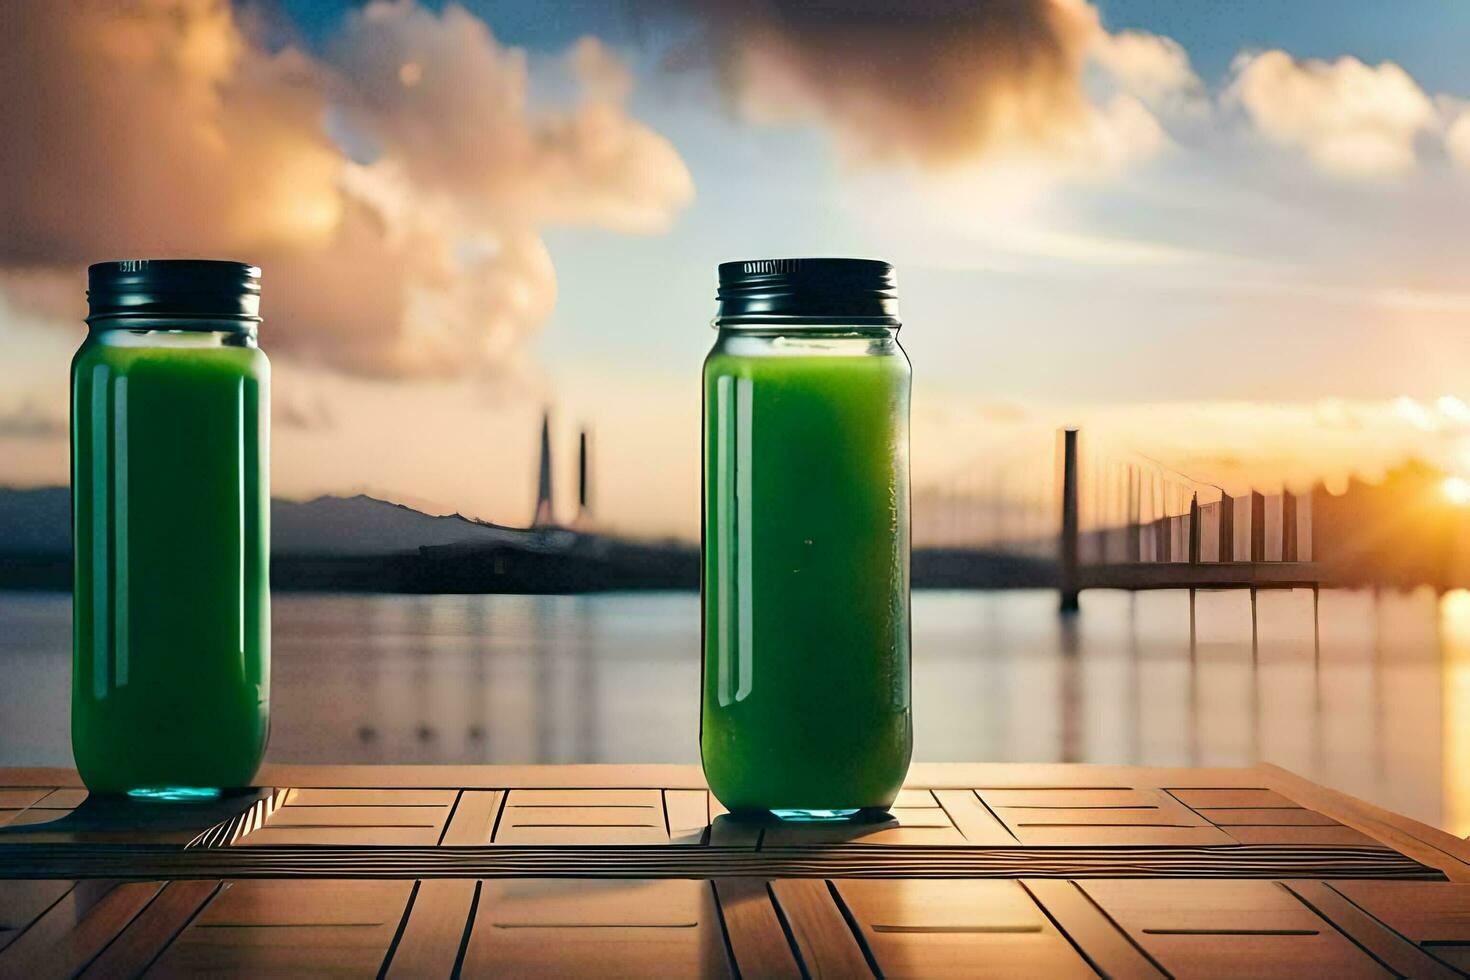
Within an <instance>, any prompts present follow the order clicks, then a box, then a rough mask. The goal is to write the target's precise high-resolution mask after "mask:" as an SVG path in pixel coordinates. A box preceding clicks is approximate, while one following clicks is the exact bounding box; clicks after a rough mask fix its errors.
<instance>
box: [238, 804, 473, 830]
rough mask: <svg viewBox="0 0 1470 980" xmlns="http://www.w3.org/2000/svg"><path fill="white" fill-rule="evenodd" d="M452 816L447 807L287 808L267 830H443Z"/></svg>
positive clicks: (285, 807) (278, 812) (276, 814)
mask: <svg viewBox="0 0 1470 980" xmlns="http://www.w3.org/2000/svg"><path fill="white" fill-rule="evenodd" d="M448 816H449V811H448V808H447V807H444V806H284V807H282V808H281V809H279V810H277V811H276V812H275V813H274V814H272V815H271V817H270V819H269V820H267V821H266V826H267V827H273V828H275V829H277V830H279V829H281V828H283V827H314V828H317V829H333V828H337V827H393V828H414V829H419V830H442V829H443V826H444V821H445V819H446V818H447V817H448Z"/></svg>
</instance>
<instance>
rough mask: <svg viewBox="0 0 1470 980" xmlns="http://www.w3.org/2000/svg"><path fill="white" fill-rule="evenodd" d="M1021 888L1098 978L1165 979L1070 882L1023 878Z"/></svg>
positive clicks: (1055, 879) (1128, 979)
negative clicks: (1069, 942)
mask: <svg viewBox="0 0 1470 980" xmlns="http://www.w3.org/2000/svg"><path fill="white" fill-rule="evenodd" d="M1021 884H1022V886H1023V887H1024V888H1025V889H1026V890H1027V891H1028V892H1030V893H1031V897H1032V898H1033V899H1035V900H1036V902H1037V904H1038V905H1040V906H1041V907H1042V908H1043V909H1044V910H1045V911H1046V914H1047V915H1049V916H1050V917H1051V920H1052V921H1053V922H1055V923H1056V924H1057V927H1058V928H1060V929H1061V930H1062V932H1063V933H1065V934H1066V936H1067V938H1068V939H1070V940H1072V943H1073V945H1075V946H1076V947H1077V949H1078V950H1079V951H1080V952H1081V953H1082V955H1083V956H1084V957H1085V958H1086V959H1087V962H1088V963H1090V964H1091V965H1092V968H1093V969H1095V970H1096V971H1097V972H1098V973H1099V974H1101V975H1102V976H1105V977H1112V978H1116V980H1151V978H1157V977H1163V976H1166V974H1165V973H1164V972H1163V971H1162V970H1160V969H1159V967H1158V965H1157V964H1156V963H1154V962H1153V961H1152V960H1150V959H1149V958H1148V956H1147V955H1146V954H1145V953H1144V952H1143V951H1142V950H1141V949H1139V948H1138V947H1137V946H1136V945H1134V943H1133V941H1132V940H1130V939H1129V938H1128V937H1127V936H1126V935H1124V934H1123V932H1122V931H1121V930H1120V929H1119V928H1118V927H1117V926H1115V925H1114V924H1113V923H1112V922H1111V921H1110V920H1109V919H1108V917H1107V916H1106V915H1104V914H1103V912H1102V910H1101V909H1099V908H1098V907H1097V905H1096V904H1094V903H1093V901H1092V899H1090V898H1088V897H1087V895H1086V894H1085V893H1084V892H1083V891H1082V889H1080V888H1078V887H1077V885H1076V884H1075V883H1074V882H1071V881H1064V880H1060V879H1057V878H1023V879H1022V880H1021Z"/></svg>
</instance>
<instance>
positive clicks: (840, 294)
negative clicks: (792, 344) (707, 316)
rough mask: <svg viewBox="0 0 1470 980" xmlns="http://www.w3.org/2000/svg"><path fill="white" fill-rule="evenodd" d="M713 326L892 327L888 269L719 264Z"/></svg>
mask: <svg viewBox="0 0 1470 980" xmlns="http://www.w3.org/2000/svg"><path fill="white" fill-rule="evenodd" d="M716 298H717V299H718V300H719V313H718V315H716V317H715V326H719V327H724V326H741V325H759V324H792V323H811V324H831V325H842V324H851V325H854V326H886V327H896V326H898V325H899V321H898V284H897V282H896V280H895V277H894V274H893V266H891V265H889V264H888V263H887V262H881V261H878V260H877V259H826V258H822V259H756V260H752V261H746V262H722V263H720V288H719V292H718V293H716Z"/></svg>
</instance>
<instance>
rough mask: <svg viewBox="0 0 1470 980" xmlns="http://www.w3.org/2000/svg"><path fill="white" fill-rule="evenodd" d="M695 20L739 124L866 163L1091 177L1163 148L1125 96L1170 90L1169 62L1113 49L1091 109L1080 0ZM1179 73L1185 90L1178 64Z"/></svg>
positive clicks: (714, 0)
mask: <svg viewBox="0 0 1470 980" xmlns="http://www.w3.org/2000/svg"><path fill="white" fill-rule="evenodd" d="M697 6H698V7H699V8H700V10H701V12H702V13H703V14H704V15H705V16H706V18H707V20H708V24H709V39H710V43H711V46H712V50H713V51H714V53H715V57H716V58H717V61H718V65H719V68H720V70H721V73H722V76H723V78H724V81H725V84H726V87H727V89H728V91H729V92H730V93H731V96H732V98H733V99H734V101H735V104H736V105H737V106H738V108H739V109H740V110H741V111H742V112H743V113H744V114H745V115H746V116H748V117H749V118H752V119H755V120H758V121H763V122H771V123H782V122H803V123H806V122H815V123H819V124H822V125H824V126H827V127H829V128H830V129H832V130H833V131H834V132H835V133H836V135H837V136H838V139H839V142H840V144H841V145H842V147H843V148H844V150H845V151H846V152H847V153H848V154H849V156H851V157H852V158H853V159H856V160H858V161H861V162H864V163H868V164H876V165H892V164H916V165H919V166H925V167H946V166H954V165H960V164H965V163H969V162H972V161H974V160H976V159H979V158H982V157H987V156H992V155H1007V154H1015V155H1026V156H1035V157H1048V158H1056V159H1061V160H1063V161H1066V162H1068V163H1071V164H1078V165H1081V166H1089V165H1096V164H1109V163H1113V162H1116V161H1118V160H1124V159H1133V158H1138V157H1143V156H1148V155H1151V154H1153V153H1155V152H1157V151H1158V149H1159V148H1160V147H1161V146H1162V145H1163V144H1164V143H1165V142H1167V141H1166V140H1163V139H1161V132H1162V131H1161V130H1160V128H1159V126H1158V125H1157V122H1156V121H1155V120H1153V118H1152V116H1151V114H1150V113H1149V111H1148V109H1147V108H1145V105H1144V102H1143V101H1141V100H1140V98H1139V97H1138V93H1137V91H1135V90H1138V89H1149V90H1150V95H1152V94H1155V93H1156V92H1157V93H1159V94H1161V93H1162V92H1163V91H1164V90H1165V89H1167V88H1169V87H1171V86H1172V85H1175V84H1177V83H1178V80H1177V79H1176V78H1174V77H1171V76H1170V74H1169V73H1170V72H1171V71H1173V72H1177V70H1178V68H1179V65H1178V63H1177V60H1176V61H1174V62H1168V57H1166V58H1163V59H1161V58H1159V57H1157V55H1156V53H1155V51H1154V50H1153V48H1152V47H1150V42H1149V41H1147V40H1146V39H1147V38H1149V37H1151V36H1150V35H1138V36H1137V37H1136V38H1130V39H1129V40H1127V41H1123V42H1120V43H1119V44H1118V45H1117V46H1115V47H1112V48H1108V49H1107V51H1106V53H1105V58H1106V63H1105V64H1103V69H1104V71H1105V72H1106V73H1109V74H1112V73H1114V72H1115V71H1116V72H1117V73H1119V77H1118V78H1116V79H1114V81H1115V82H1119V81H1121V82H1123V83H1125V85H1124V86H1122V87H1123V91H1122V92H1120V93H1119V94H1118V95H1117V96H1116V97H1115V98H1111V99H1105V100H1103V101H1101V102H1098V101H1095V100H1094V98H1093V97H1092V95H1091V94H1090V93H1089V91H1088V90H1087V87H1086V85H1085V84H1084V81H1085V79H1084V75H1085V72H1086V69H1087V67H1088V65H1089V64H1090V61H1089V59H1090V58H1091V57H1092V56H1093V54H1094V51H1095V45H1096V44H1097V43H1098V41H1099V40H1100V39H1103V38H1106V34H1105V32H1103V31H1102V28H1101V27H1100V26H1099V23H1098V17H1097V12H1096V10H1094V9H1093V8H1092V7H1091V6H1090V5H1088V4H1087V3H1084V2H1082V0H993V2H988V3H968V4H965V3H957V2H953V0H916V2H913V3H907V4H884V3H878V2H876V0H837V2H826V3H822V4H816V5H814V4H807V3H799V2H794V0H792V2H779V0H778V2H763V3H748V2H741V0H707V2H705V3H702V4H698V5H697ZM1176 47H1177V46H1176ZM1145 49H1147V50H1146V51H1145ZM1145 53H1146V54H1148V55H1153V56H1154V57H1153V64H1151V65H1150V64H1145V63H1144V57H1143V55H1144V54H1145ZM1174 54H1175V52H1174V51H1173V50H1169V51H1168V52H1167V55H1168V56H1169V57H1172V56H1173V55H1174ZM1166 62H1168V63H1166ZM1183 69H1184V71H1185V72H1186V73H1188V74H1189V77H1190V78H1192V77H1193V74H1192V73H1191V72H1188V64H1187V59H1185V60H1184V64H1183ZM1145 117H1147V119H1145Z"/></svg>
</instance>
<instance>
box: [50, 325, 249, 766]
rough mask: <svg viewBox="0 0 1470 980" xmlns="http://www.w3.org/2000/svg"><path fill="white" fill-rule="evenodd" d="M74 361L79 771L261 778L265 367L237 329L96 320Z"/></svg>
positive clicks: (75, 699)
mask: <svg viewBox="0 0 1470 980" xmlns="http://www.w3.org/2000/svg"><path fill="white" fill-rule="evenodd" d="M72 368H73V370H72V495H73V496H72V499H73V505H72V506H73V520H74V531H75V535H74V537H75V549H76V580H75V591H74V593H73V626H74V629H73V647H74V649H73V654H74V659H73V678H72V748H73V753H74V755H75V758H76V764H77V768H78V770H79V771H80V772H81V776H82V779H83V780H84V781H85V783H86V784H87V787H88V788H89V789H91V790H92V791H93V792H125V791H135V792H138V791H165V792H167V791H173V790H180V789H185V790H187V789H189V788H193V789H200V788H205V789H209V788H228V787H239V786H246V785H249V783H250V781H251V779H252V777H253V776H254V775H255V771H256V769H257V767H258V766H259V764H260V760H261V756H262V754H263V753H264V751H265V743H266V735H267V730H268V726H269V711H268V704H269V695H270V667H269V662H270V661H269V657H270V654H269V645H270V608H269V602H270V598H269V582H268V574H269V573H268V568H267V563H268V555H269V551H268V534H269V510H268V508H269V491H268V480H267V472H266V467H267V459H268V454H267V451H266V450H267V447H266V438H267V433H268V431H269V430H268V418H269V405H268V390H269V374H270V366H269V364H268V362H267V361H266V358H265V355H264V354H263V353H261V351H260V350H258V349H257V348H255V346H254V344H253V341H246V340H244V339H242V338H241V337H240V336H239V335H237V334H231V333H228V332H207V331H198V330H193V331H177V332H167V331H137V330H125V329H113V330H98V329H96V328H94V329H93V331H92V333H91V334H90V335H89V337H88V338H87V341H86V342H85V343H84V344H83V345H82V348H81V349H80V350H79V351H78V352H77V355H76V357H75V359H74V360H73V362H72ZM182 795H187V794H182Z"/></svg>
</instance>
